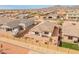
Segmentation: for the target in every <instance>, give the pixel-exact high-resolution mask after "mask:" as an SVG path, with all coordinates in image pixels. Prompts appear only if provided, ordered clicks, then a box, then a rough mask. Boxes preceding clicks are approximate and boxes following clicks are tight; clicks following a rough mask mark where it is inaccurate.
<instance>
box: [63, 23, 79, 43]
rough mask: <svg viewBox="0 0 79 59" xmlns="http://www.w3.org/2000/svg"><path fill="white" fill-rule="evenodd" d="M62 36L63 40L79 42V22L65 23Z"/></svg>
mask: <svg viewBox="0 0 79 59" xmlns="http://www.w3.org/2000/svg"><path fill="white" fill-rule="evenodd" d="M62 35H63V40H69V41H73V42H79V22H64V23H63V26H62Z"/></svg>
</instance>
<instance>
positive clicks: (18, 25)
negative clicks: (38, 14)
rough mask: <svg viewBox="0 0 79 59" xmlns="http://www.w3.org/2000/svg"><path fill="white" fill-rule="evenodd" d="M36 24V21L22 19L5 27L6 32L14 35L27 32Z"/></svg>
mask: <svg viewBox="0 0 79 59" xmlns="http://www.w3.org/2000/svg"><path fill="white" fill-rule="evenodd" d="M33 24H34V20H32V19H23V20H22V19H20V20H13V21H10V22H8V23H6V24H5V25H4V26H3V27H4V28H5V30H6V31H12V33H13V34H14V35H16V34H18V33H19V32H20V31H21V30H26V28H28V27H29V26H31V25H33Z"/></svg>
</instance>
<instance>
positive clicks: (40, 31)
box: [25, 21, 61, 45]
mask: <svg viewBox="0 0 79 59" xmlns="http://www.w3.org/2000/svg"><path fill="white" fill-rule="evenodd" d="M60 30H61V27H60V26H59V25H58V24H57V23H56V22H50V21H44V22H41V23H39V24H38V25H36V26H35V27H33V28H32V29H31V30H30V31H29V33H28V34H29V35H30V37H32V36H33V37H32V38H34V39H36V40H38V39H39V40H41V39H40V38H49V39H46V40H45V39H42V42H48V41H49V42H50V41H51V42H53V43H54V44H56V45H57V44H58V43H59V41H60V40H61V38H60V35H61V32H60ZM26 36H27V35H26ZM26 36H25V37H26ZM35 36H36V37H37V38H35ZM50 38H51V39H50Z"/></svg>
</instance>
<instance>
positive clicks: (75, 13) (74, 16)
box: [66, 10, 79, 21]
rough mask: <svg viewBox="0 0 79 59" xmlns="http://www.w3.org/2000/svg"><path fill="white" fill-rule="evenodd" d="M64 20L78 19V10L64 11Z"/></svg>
mask: <svg viewBox="0 0 79 59" xmlns="http://www.w3.org/2000/svg"><path fill="white" fill-rule="evenodd" d="M66 20H70V21H79V12H78V11H77V10H69V11H68V12H67V13H66Z"/></svg>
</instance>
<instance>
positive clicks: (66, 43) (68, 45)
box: [61, 42, 79, 50]
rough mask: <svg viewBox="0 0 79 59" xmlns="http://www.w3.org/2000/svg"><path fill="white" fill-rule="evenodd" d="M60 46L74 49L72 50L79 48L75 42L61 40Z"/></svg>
mask: <svg viewBox="0 0 79 59" xmlns="http://www.w3.org/2000/svg"><path fill="white" fill-rule="evenodd" d="M61 47H64V48H69V49H74V50H79V46H78V45H77V44H72V43H68V42H62V46H61Z"/></svg>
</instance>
